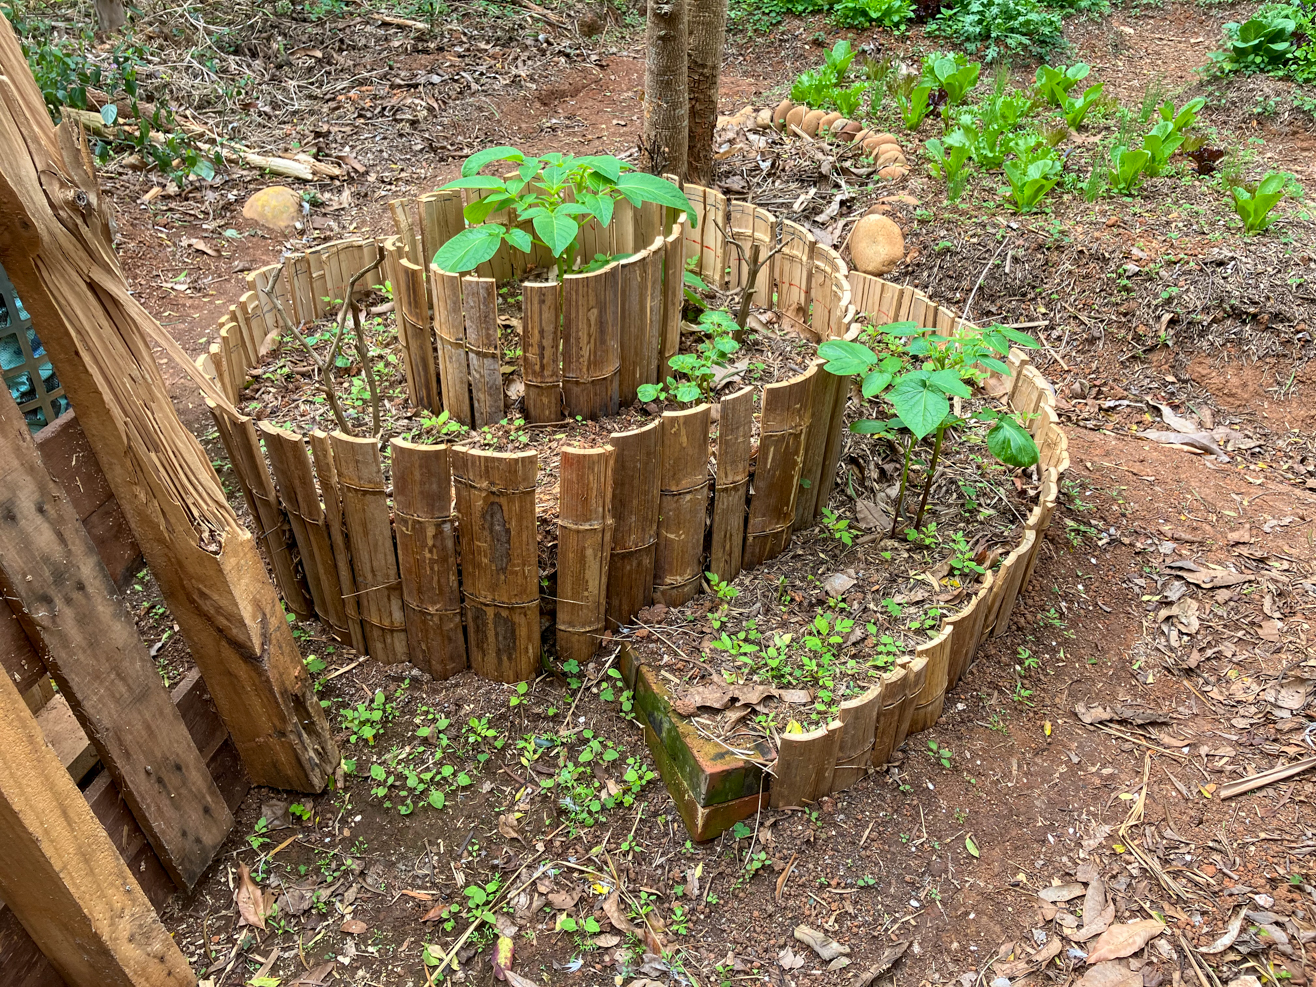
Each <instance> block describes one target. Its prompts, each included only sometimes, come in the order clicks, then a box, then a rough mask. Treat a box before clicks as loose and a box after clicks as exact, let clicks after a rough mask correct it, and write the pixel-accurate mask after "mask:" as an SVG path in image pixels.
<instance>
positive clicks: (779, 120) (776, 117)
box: [772, 99, 803, 130]
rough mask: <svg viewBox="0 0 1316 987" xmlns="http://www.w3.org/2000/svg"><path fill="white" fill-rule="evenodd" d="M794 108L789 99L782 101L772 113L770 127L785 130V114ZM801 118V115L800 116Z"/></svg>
mask: <svg viewBox="0 0 1316 987" xmlns="http://www.w3.org/2000/svg"><path fill="white" fill-rule="evenodd" d="M794 108H795V104H794V103H792V102H791V101H790V100H789V99H783V100H782V101H781V102H780V103H778V104H777V108H776V109H775V110H773V111H772V126H773V127H774V128H775V129H777V130H785V129H786V114H788V113H789V112H790V111H791V110H793V109H794ZM800 115H801V116H803V114H800Z"/></svg>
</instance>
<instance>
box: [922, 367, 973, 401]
mask: <svg viewBox="0 0 1316 987" xmlns="http://www.w3.org/2000/svg"><path fill="white" fill-rule="evenodd" d="M931 380H932V383H934V384H935V385H936V386H937V387H938V388H940V389H941V390H942V391H943V392H944V393H946V394H954V395H956V396H957V397H962V398H970V397H973V392H972V391H970V390H969V385H968V384H966V383H964V380H963V378H961V377H960V375H959V373H958V372H957V371H954V370H950V369H947V370H935V371H933V372H932V377H931Z"/></svg>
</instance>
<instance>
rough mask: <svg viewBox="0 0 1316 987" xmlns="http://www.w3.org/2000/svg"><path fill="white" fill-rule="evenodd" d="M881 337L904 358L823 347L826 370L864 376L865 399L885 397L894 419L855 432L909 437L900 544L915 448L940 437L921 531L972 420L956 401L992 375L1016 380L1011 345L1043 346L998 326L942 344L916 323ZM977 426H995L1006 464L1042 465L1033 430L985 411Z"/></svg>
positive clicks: (845, 344) (992, 436)
mask: <svg viewBox="0 0 1316 987" xmlns="http://www.w3.org/2000/svg"><path fill="white" fill-rule="evenodd" d="M872 332H873V334H874V335H878V336H885V337H887V339H886V343H887V348H888V349H891V348H895V349H897V350H899V352H898V353H890V352H889V353H887V354H886V355H884V356H878V355H877V354H876V353H874V352H873V351H872V350H871V349H869V348H868V347H867V346H865V345H864V344H863V343H860V342H856V341H853V340H844V339H829V340H827V341H826V342H824V343H823V344H822V345H821V346H819V347H818V355H819V356H820V357H822V358H823V359H824V360H826V361H827V363H826V364H825V365H824V366H823V369H824V370H826V371H827V372H828V373H832V374H836V375H838V376H842V377H849V376H859V377H860V378H861V381H860V390H861V392H862V393H863V395H864V397H865V398H868V399H870V400H871V399H873V398H877V397H879V396H880V397H882V398H883V399H884V400H885V401H886V403H887V404H888V405H890V407H891V409H892V411H894V413H895V414H894V417H892V418H891V419H889V420H886V421H883V420H881V419H865V420H862V421H858V422H855V423H854V424H853V425H851V426H850V430H851V431H852V432H855V433H857V434H860V435H878V434H882V435H888V436H890V435H891V434H892V433H893V430H894V429H896V428H900V429H903V430H905V431H907V432H908V433H909V439H908V441H907V442H906V444H905V449H904V465H903V467H902V469H901V476H900V492H899V494H898V495H897V500H896V507H895V510H894V511H893V512H892V514H893V523H892V526H891V535H892V537H894V536H895V533H896V531H897V530H898V527H899V523H900V512H901V505H902V503H903V501H904V497H905V485H906V482H907V481H908V479H909V463H910V458H911V455H912V453H913V451H914V446H915V445H916V444H917V443H918V442H921V441H922V440H923V439H925V438H927V437H928V436H929V435H933V436H934V444H933V449H932V459H931V461H930V463H929V464H928V472H927V476H926V478H925V480H924V484H923V498H922V501H921V502H920V504H919V509H918V516H917V517H916V519H915V521H914V528H915V529H918V528H920V527H921V526H922V524H923V513H924V511H925V510H926V508H927V502H928V494H929V492H930V491H931V489H932V484H933V480H934V479H935V478H936V473H937V463H938V461H939V460H940V458H941V449H942V444H943V441H944V439H945V437H946V434H947V432H948V431H949V430H950V429H952V428H954V427H955V426H957V425H961V424H963V423H964V421H965V419H962V418H959V417H957V416H956V415H955V414H953V412H952V410H951V401H950V399H951V398H952V397H959V398H969V397H972V395H973V392H972V390H971V388H970V386H971V385H972V384H974V383H977V382H978V381H980V380H982V379H984V378H985V376H986V375H987V374H988V373H990V372H992V371H996V372H1000V373H1004V374H1009V373H1010V368H1009V366H1008V365H1007V364H1006V363H1005V361H1004V360H1003V359H1002V358H1003V357H1004V356H1005V355H1006V354H1007V353H1008V352H1009V349H1010V344H1011V343H1018V344H1019V345H1021V346H1027V347H1030V348H1034V347H1036V346H1037V340H1035V339H1033V337H1032V336H1029V335H1027V334H1026V333H1022V332H1020V331H1019V330H1017V329H1011V328H1010V327H1008V326H1001V325H996V326H990V327H989V328H987V329H983V330H961V331H959V332H957V333H956V334H955V335H952V336H940V335H937V334H936V333H933V332H930V331H929V330H927V329H923V328H920V327H919V326H918V325H917V324H916V323H914V322H896V323H893V324H891V325H886V326H879V327H877V328H875V329H874V330H872ZM973 418H974V419H975V420H977V421H982V422H990V423H991V425H992V427H991V429H990V430H989V431H988V433H987V449H988V451H989V452H990V453H991V454H992V455H993V456H994V457H995V458H996V459H997V460H999V461H1000V462H1002V463H1005V464H1006V465H1008V466H1014V467H1017V468H1023V467H1026V466H1032V465H1033V464H1034V463H1036V462H1037V459H1038V451H1037V444H1036V443H1035V442H1034V441H1033V437H1032V436H1031V435H1030V434H1029V433H1028V430H1027V429H1026V428H1024V426H1023V425H1022V424H1021V423H1020V422H1019V420H1018V418H1016V417H1015V416H1014V415H1013V414H1009V413H1006V412H1002V411H998V410H996V409H994V408H984V409H983V410H981V411H979V412H977V413H976V414H975V415H974V416H973Z"/></svg>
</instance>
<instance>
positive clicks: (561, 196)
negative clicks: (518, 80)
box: [434, 147, 695, 283]
mask: <svg viewBox="0 0 1316 987" xmlns="http://www.w3.org/2000/svg"><path fill="white" fill-rule="evenodd" d="M500 161H506V162H509V163H511V164H513V165H515V166H516V170H515V172H513V173H512V174H511V175H510V176H507V177H496V176H494V175H481V174H480V169H481V168H483V167H485V166H486V165H489V164H493V163H495V162H500ZM443 188H445V189H476V190H480V191H483V192H484V193H485V194H484V195H483V196H481V197H480V198H478V199H476V200H475V201H473V202H471V203H469V204H468V205H467V206H466V208H465V209H464V210H463V215H464V216H465V217H466V222H467V223H469V224H471V225H469V226H468V227H467V228H466V229H464V230H462V231H461V232H460V233H458V234H457V235H456V236H454V237H453V238H452V239H450V240H449V241H448V242H447V243H445V244H444V245H443V246H442V247H440V248H439V250H438V252H437V253H436V254H435V255H434V263H435V264H437V265H438V266H439V267H440V268H441V269H442V270H445V271H451V272H453V273H454V274H460V273H462V272H464V271H472V270H474V269H475V268H477V267H479V266H480V265H481V264H483V263H484V262H485V261H487V260H489V259H490V258H491V257H493V255H494V254H495V253H497V251H498V247H499V245H500V244H501V243H502V242H503V241H507V243H509V244H511V245H512V246H513V247H515V248H516V249H517V250H520V251H522V252H523V253H527V254H528V253H530V252H531V250H533V249H534V245H535V244H536V243H538V244H540V245H542V246H543V247H544V248H545V249H547V250H548V252H549V254H550V255H552V257H553V262H554V265H555V267H556V269H557V277H558V281H559V283H560V282H561V280H562V278H563V277H565V276H566V275H567V274H568V273H569V272H570V271H571V270H572V268H573V267H575V265H576V258H577V254H578V253H579V251H580V242H579V240H580V230H581V227H582V226H584V225H585V224H587V223H588V222H589V221H590V220H592V219H597V220H598V222H599V225H600V226H603V227H606V226H608V224H609V223H611V222H612V214H613V210H614V207H615V206H616V203H617V200H618V199H625V200H626V201H627V202H629V203H630V204H631V205H633V206H639V205H640V204H642V203H645V202H655V203H657V204H659V205H661V206H671V207H672V208H674V209H679V210H682V211H683V212H685V214H686V216H687V217H688V218H689V221H690V224H691V227H692V228H693V226H694V223H695V217H694V210H692V209H691V208H690V201H689V200H688V199H687V198H686V197H685V193H684V192H682V191H681V189H680V188H679V187H678V186H676V185H673V184H672V183H671V182H669V181H666V180H665V179H662V178H659V177H658V176H657V175H650V174H647V173H645V172H642V171H635V170H634V169H632V167H631V166H630V165H628V164H626V163H625V162H623V161H621V160H619V159H617V158H614V157H612V156H611V155H606V154H594V155H589V156H587V157H579V158H578V157H573V156H572V155H570V154H556V153H554V154H545V155H544V156H543V157H538V158H536V157H527V156H526V155H525V154H523V153H522V152H521V151H519V150H517V149H516V148H514V147H491V148H486V149H485V150H483V151H478V152H476V153H475V154H472V155H471V156H470V157H469V158H467V159H466V161H465V162H464V163H463V164H462V174H461V178H458V179H457V180H455V181H451V182H449V183H448V184H447V185H444V186H443ZM503 211H506V212H507V213H508V214H509V217H510V221H509V222H508V223H506V224H504V223H497V222H490V221H489V217H490V216H492V215H493V214H494V213H495V212H503ZM587 259H588V258H587Z"/></svg>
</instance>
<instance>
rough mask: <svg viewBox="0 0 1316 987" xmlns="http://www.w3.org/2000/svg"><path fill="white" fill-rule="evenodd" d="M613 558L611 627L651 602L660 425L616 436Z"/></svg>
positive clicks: (654, 423)
mask: <svg viewBox="0 0 1316 987" xmlns="http://www.w3.org/2000/svg"><path fill="white" fill-rule="evenodd" d="M609 442H611V444H612V447H613V448H614V449H616V461H615V465H614V468H613V475H614V476H615V477H621V478H622V479H621V481H620V482H616V483H614V484H613V487H612V519H613V529H612V557H611V560H610V564H609V567H608V623H609V624H610V625H611V626H614V627H615V626H618V625H621V624H627V623H629V622H630V621H631V619H632V618H633V617H634V616H635V615H636V614H637V613H639V612H640V611H641V610H643V609H644V608H645V607H647V606H648V605H649V602H650V601H651V600H652V599H653V566H654V558H655V554H656V552H657V550H658V510H659V501H660V497H661V494H660V477H661V475H662V420H661V419H658V418H655V419H654V420H653V421H652V422H650V423H649V424H648V425H644V426H642V427H640V428H637V429H634V430H633V431H629V432H613V433H612V438H611V439H609Z"/></svg>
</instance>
